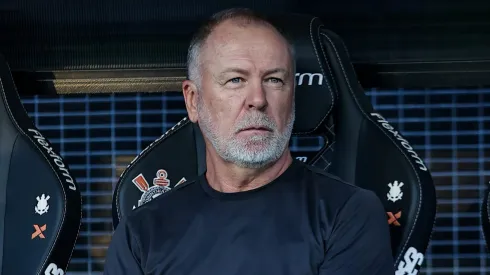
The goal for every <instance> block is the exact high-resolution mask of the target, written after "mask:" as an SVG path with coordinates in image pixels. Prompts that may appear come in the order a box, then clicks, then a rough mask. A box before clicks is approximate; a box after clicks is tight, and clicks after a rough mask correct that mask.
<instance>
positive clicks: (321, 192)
mask: <svg viewBox="0 0 490 275" xmlns="http://www.w3.org/2000/svg"><path fill="white" fill-rule="evenodd" d="M303 166H304V170H305V173H306V175H305V176H306V178H307V179H308V182H307V184H308V185H309V186H310V188H312V189H313V190H314V192H315V193H316V196H317V197H318V199H320V200H321V201H323V202H324V203H326V204H328V206H329V207H330V208H333V209H339V208H342V207H343V206H344V205H345V204H346V203H347V202H348V201H351V202H352V201H354V200H355V201H360V202H371V201H373V200H378V198H377V196H376V195H375V193H374V192H373V191H371V190H367V189H364V188H361V187H359V186H356V185H355V184H353V183H350V182H347V181H345V180H342V179H341V178H339V177H338V176H335V175H333V174H331V173H328V172H326V171H324V170H322V169H320V168H318V167H315V166H312V165H308V164H303Z"/></svg>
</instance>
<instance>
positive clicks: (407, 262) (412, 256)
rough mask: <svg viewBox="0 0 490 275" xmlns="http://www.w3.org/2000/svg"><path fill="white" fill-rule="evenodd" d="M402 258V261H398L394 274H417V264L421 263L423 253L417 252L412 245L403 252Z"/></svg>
mask: <svg viewBox="0 0 490 275" xmlns="http://www.w3.org/2000/svg"><path fill="white" fill-rule="evenodd" d="M403 260H404V261H400V263H399V264H398V269H397V270H396V272H395V275H406V274H408V275H417V274H418V273H419V271H418V270H417V269H416V268H417V266H420V265H422V262H423V261H424V254H422V253H420V252H418V251H417V249H415V248H414V247H410V248H409V249H407V252H405V255H404V256H403Z"/></svg>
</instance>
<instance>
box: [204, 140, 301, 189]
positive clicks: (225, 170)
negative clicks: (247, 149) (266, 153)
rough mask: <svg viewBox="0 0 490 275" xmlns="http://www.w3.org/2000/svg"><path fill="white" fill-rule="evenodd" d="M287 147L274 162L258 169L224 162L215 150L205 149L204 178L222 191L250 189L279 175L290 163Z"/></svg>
mask: <svg viewBox="0 0 490 275" xmlns="http://www.w3.org/2000/svg"><path fill="white" fill-rule="evenodd" d="M292 161H293V158H292V156H291V153H290V151H289V149H286V150H285V152H284V154H283V155H282V156H281V157H280V158H279V159H278V160H277V161H276V162H274V163H272V164H271V165H268V166H266V167H264V168H260V169H249V168H243V167H238V166H237V165H235V164H233V163H229V162H225V161H224V160H223V159H222V158H221V157H219V156H218V155H217V154H216V153H215V152H209V151H208V150H206V167H207V170H206V179H207V181H208V183H209V185H210V186H211V187H212V188H213V189H215V190H218V191H220V192H223V193H234V192H240V191H247V190H252V189H255V188H258V187H261V186H263V185H266V184H268V183H269V182H271V181H273V180H274V179H276V178H277V177H279V176H280V175H281V174H282V173H284V171H286V169H287V168H288V167H289V166H290V164H291V163H292Z"/></svg>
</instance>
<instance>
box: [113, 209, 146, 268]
mask: <svg viewBox="0 0 490 275" xmlns="http://www.w3.org/2000/svg"><path fill="white" fill-rule="evenodd" d="M140 252H141V250H140V246H139V244H138V242H137V240H136V239H135V237H134V233H133V232H130V228H129V226H128V222H127V220H125V219H124V218H123V219H122V220H121V221H120V222H119V225H118V227H117V228H116V230H115V231H114V233H113V235H112V240H111V243H110V245H109V248H108V250H107V254H106V259H105V266H104V275H125V274H128V275H143V271H142V268H141V262H140V259H141V258H140V256H139V255H141V253H140Z"/></svg>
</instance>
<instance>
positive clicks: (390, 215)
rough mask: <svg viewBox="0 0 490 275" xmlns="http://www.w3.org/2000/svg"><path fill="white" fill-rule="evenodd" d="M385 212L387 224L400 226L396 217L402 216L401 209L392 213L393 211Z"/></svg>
mask: <svg viewBox="0 0 490 275" xmlns="http://www.w3.org/2000/svg"><path fill="white" fill-rule="evenodd" d="M386 214H388V224H393V225H395V226H400V223H399V222H398V219H399V218H400V217H401V216H402V211H398V212H397V213H395V214H393V212H386Z"/></svg>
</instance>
